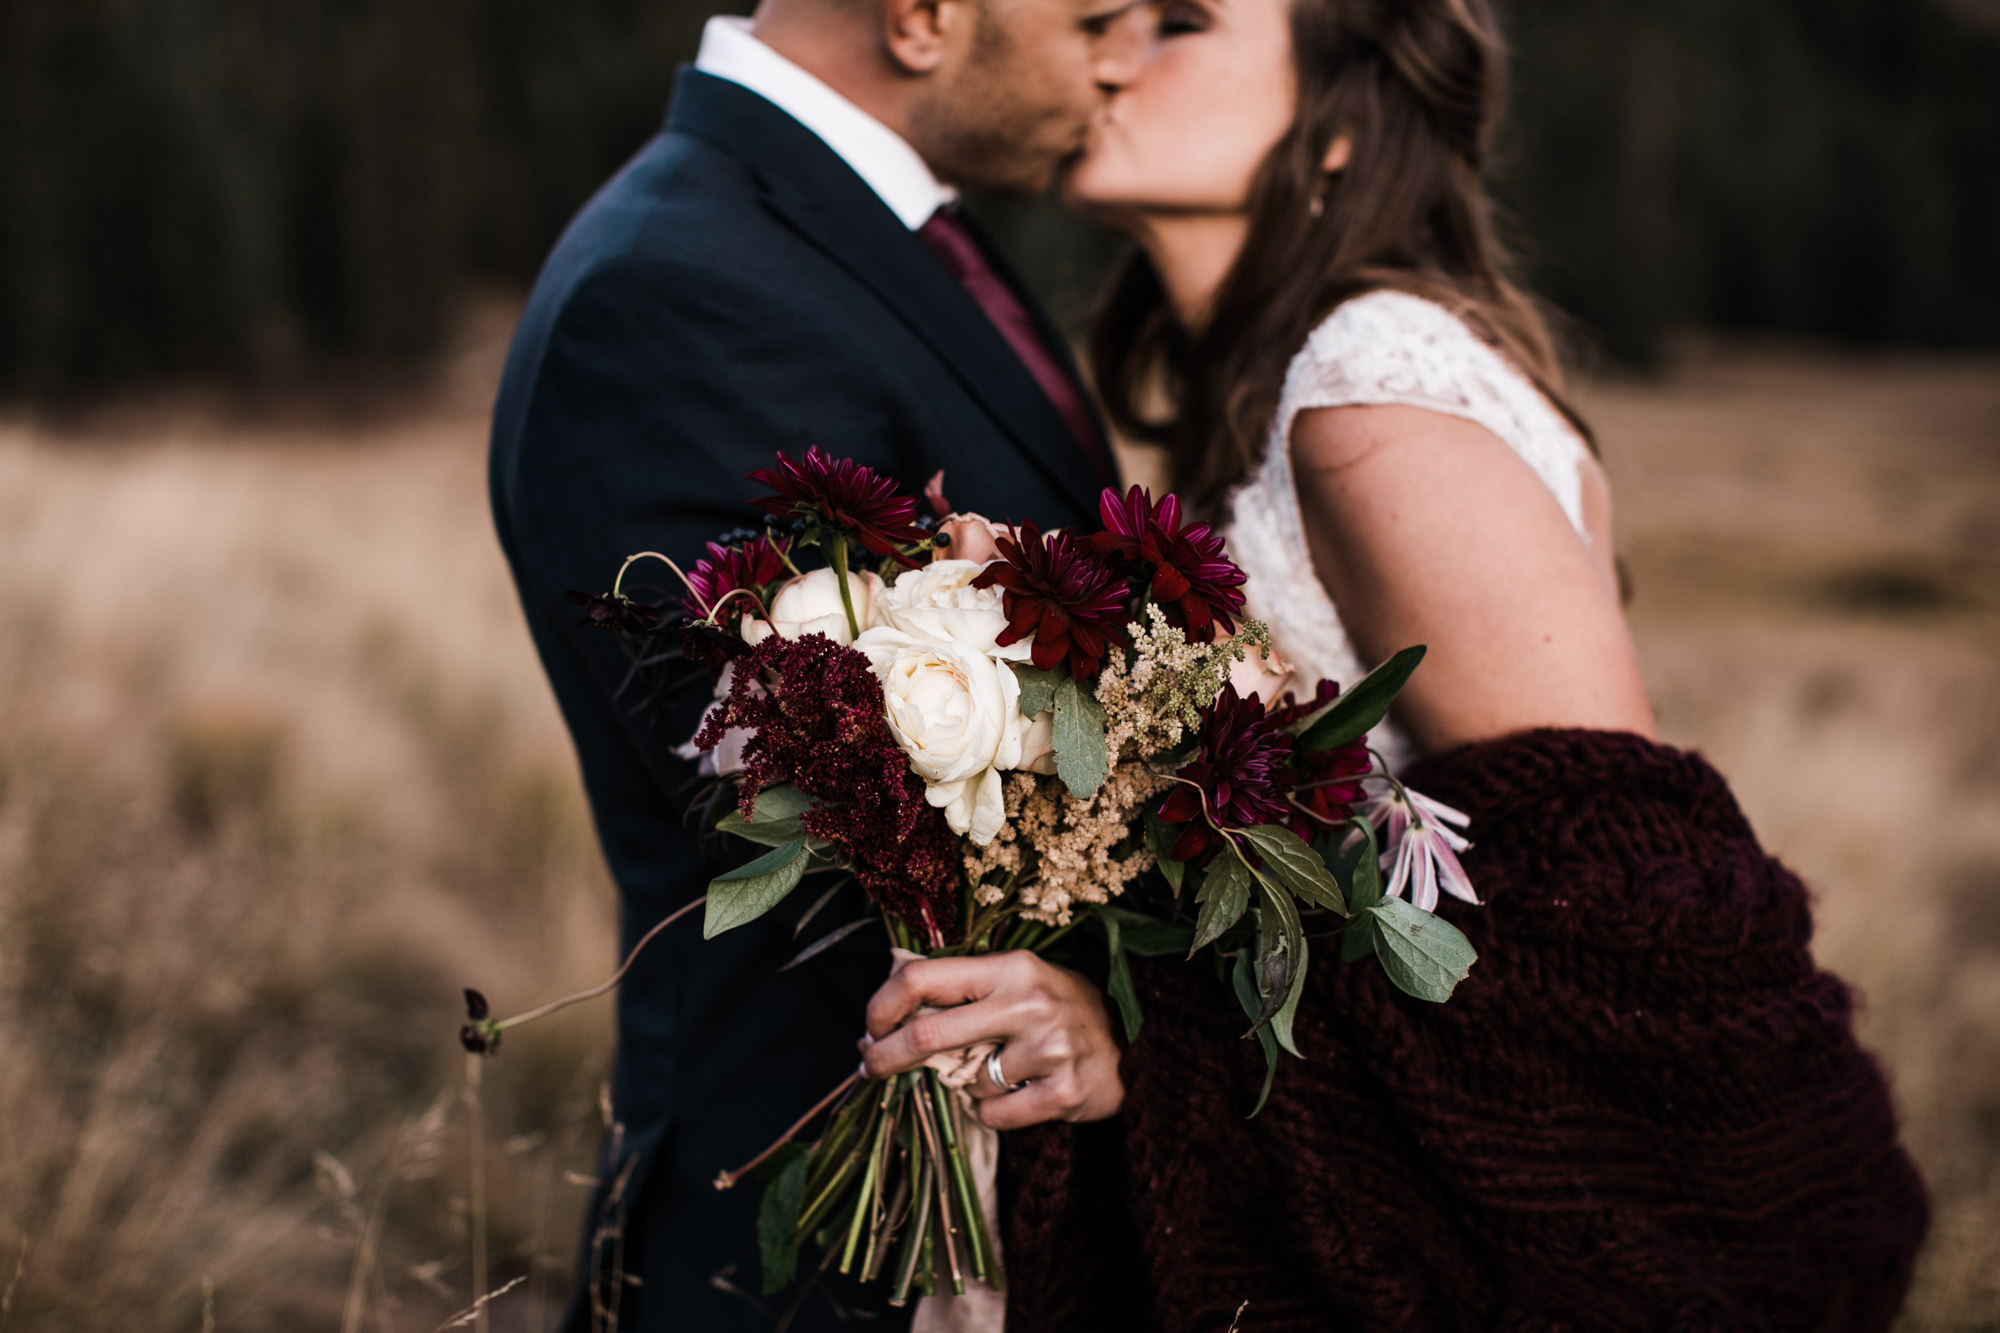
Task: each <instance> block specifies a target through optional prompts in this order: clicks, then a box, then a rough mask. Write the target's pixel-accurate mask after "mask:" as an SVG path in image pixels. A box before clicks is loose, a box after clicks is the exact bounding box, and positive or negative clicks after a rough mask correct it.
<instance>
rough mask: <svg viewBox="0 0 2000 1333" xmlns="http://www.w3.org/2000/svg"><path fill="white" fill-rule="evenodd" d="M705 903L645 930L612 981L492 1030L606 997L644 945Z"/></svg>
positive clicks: (703, 900)
mask: <svg viewBox="0 0 2000 1333" xmlns="http://www.w3.org/2000/svg"><path fill="white" fill-rule="evenodd" d="M707 901H708V895H707V894H703V895H702V896H701V897H699V898H697V899H695V900H694V901H693V902H691V903H689V904H688V905H687V906H686V907H683V908H681V909H680V910H679V911H677V912H675V913H673V914H672V915H670V916H668V917H667V918H666V919H665V920H664V921H662V922H660V923H659V924H658V925H656V926H654V927H653V928H652V929H651V930H649V931H647V932H646V933H645V934H644V935H643V936H641V937H640V939H639V942H638V943H637V944H635V945H633V946H632V952H631V953H629V954H627V955H626V956H625V962H624V964H623V966H621V967H620V968H619V969H618V970H617V971H616V972H613V973H612V974H611V979H610V980H609V981H607V982H605V983H604V984H603V985H601V986H592V987H591V988H590V989H589V990H582V991H578V992H577V993H576V994H574V995H565V996H563V997H562V998H561V999H560V1000H550V1001H549V1002H548V1003H547V1004H545V1005H543V1006H541V1007H540V1008H539V1009H530V1010H529V1011H528V1012H527V1013H525V1014H516V1015H514V1017H512V1018H503V1019H501V1020H500V1021H499V1022H498V1023H495V1024H494V1025H493V1031H495V1032H505V1031H506V1030H507V1029H508V1028H516V1027H519V1026H521V1025H522V1024H523V1023H532V1022H534V1021H535V1020H536V1019H538V1018H546V1017H548V1016H549V1015H550V1014H552V1013H555V1012H556V1011H557V1010H558V1009H567V1008H569V1007H570V1006H571V1005H573V1004H582V1003H583V1002H584V1001H585V1000H594V999H596V998H597V997H598V996H600V995H604V994H607V993H609V992H610V991H613V990H615V989H617V987H618V983H619V982H621V981H623V980H624V979H625V974H626V973H627V972H630V971H631V970H632V964H634V963H636V962H638V961H639V951H640V950H642V949H644V948H645V947H646V946H647V945H649V944H651V943H652V942H653V937H654V936H656V935H658V934H659V933H660V932H661V931H663V930H665V929H666V928H667V927H668V926H671V925H673V924H674V922H676V921H678V920H680V919H681V918H682V917H684V916H686V915H687V914H688V913H689V912H692V911H693V910H694V909H695V908H697V907H700V906H702V905H703V904H704V903H706V902H707Z"/></svg>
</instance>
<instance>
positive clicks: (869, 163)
mask: <svg viewBox="0 0 2000 1333" xmlns="http://www.w3.org/2000/svg"><path fill="white" fill-rule="evenodd" d="M694 67H695V68H696V69H698V70H700V71H701V72H702V73H703V74H711V75H713V76H715V77H716V78H718V79H728V80H729V81H730V82H731V83H736V84H741V85H742V86H743V87H745V88H748V89H749V90H750V91H751V92H753V93H756V94H757V95H758V96H759V97H761V98H763V99H764V100H765V101H767V102H770V103H771V104H772V105H774V106H776V107H777V108H778V109H779V110H780V111H783V112H784V113H785V114H786V115H788V116H790V117H791V118H792V119H793V120H796V121H798V122H799V124H801V125H803V126H805V127H806V128H807V129H809V130H811V131H812V132H813V133H814V134H817V135H818V136H819V137H820V138H821V139H822V140H824V141H825V143H826V146H827V147H828V148H831V149H832V150H833V151H834V152H835V153H837V154H839V155H840V159H841V161H843V162H845V163H847V165H848V166H850V167H852V168H853V169H854V174H855V175H857V176H859V177H861V179H862V180H864V181H866V182H867V183H868V188H869V189H871V190H873V191H875V193H876V194H878V195H880V196H881V198H882V202H883V203H885V204H887V205H888V206H889V211H890V212H892V213H894V214H895V215H896V216H897V217H898V218H900V219H902V223H903V225H904V226H906V227H908V228H909V229H910V230H911V231H915V230H916V229H917V228H919V227H921V226H923V225H924V223H926V222H928V221H929V220H930V216H931V214H933V213H935V212H937V211H938V209H939V208H940V207H942V206H943V205H945V204H948V203H950V202H951V201H952V200H954V199H956V198H957V197H958V194H957V192H956V191H954V190H953V189H952V188H951V187H950V186H948V185H946V184H944V182H942V181H940V180H939V179H938V178H937V177H936V176H935V175H933V174H932V173H931V169H930V167H929V165H927V164H926V163H925V162H924V159H923V158H922V157H921V156H919V155H918V153H917V150H916V149H914V148H912V147H910V144H909V141H908V140H907V139H905V138H903V136H902V135H900V134H898V133H896V132H895V131H894V130H892V129H890V128H889V127H888V126H887V125H884V124H883V123H882V122H881V121H879V120H877V119H875V117H873V116H871V115H869V114H868V113H867V112H866V111H863V110H862V109H861V108H860V107H858V106H856V105H854V103H852V102H850V101H848V100H847V99H846V98H845V97H842V96H841V95H840V94H839V93H837V92H835V91H834V90H833V89H832V88H830V87H828V86H827V85H826V84H825V83H823V82H821V81H820V80H819V79H818V78H817V77H815V76H814V75H811V74H808V73H807V72H806V71H805V70H803V69H801V68H799V67H798V66H797V65H795V64H793V63H792V62H791V61H789V60H787V59H785V58H784V57H783V56H781V55H779V54H778V53H777V52H776V51H773V50H772V49H771V48H770V47H768V46H766V45H765V44H764V43H763V42H761V41H759V40H757V38H756V37H755V36H754V35H753V34H752V33H751V31H750V20H749V19H746V18H731V17H728V16H726V15H719V16H717V17H715V18H712V19H710V20H709V21H708V23H707V25H706V26H705V27H704V28H703V29H702V32H701V51H700V53H699V54H697V55H696V56H695V59H694Z"/></svg>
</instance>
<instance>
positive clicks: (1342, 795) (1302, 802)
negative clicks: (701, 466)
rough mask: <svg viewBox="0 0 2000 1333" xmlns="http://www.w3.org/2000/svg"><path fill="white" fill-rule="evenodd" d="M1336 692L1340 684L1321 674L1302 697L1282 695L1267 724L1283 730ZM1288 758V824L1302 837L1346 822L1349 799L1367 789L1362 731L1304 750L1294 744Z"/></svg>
mask: <svg viewBox="0 0 2000 1333" xmlns="http://www.w3.org/2000/svg"><path fill="white" fill-rule="evenodd" d="M1339 697H1340V686H1338V685H1336V684H1334V683H1333V682H1332V681H1330V680H1323V681H1321V682H1320V683H1319V688H1318V689H1317V690H1315V691H1314V692H1313V697H1312V698H1311V699H1309V700H1307V701H1306V702H1305V703H1295V702H1293V700H1292V696H1291V695H1289V694H1288V695H1286V696H1285V707H1283V708H1280V709H1278V710H1277V711H1275V712H1273V713H1272V714H1271V724H1272V725H1273V726H1275V727H1278V728H1280V729H1281V730H1289V729H1290V728H1291V727H1292V726H1293V724H1294V723H1297V722H1298V721H1300V720H1301V719H1302V718H1305V717H1306V716H1308V715H1309V714H1312V713H1316V712H1318V711H1319V710H1320V709H1322V708H1324V707H1326V706H1327V705H1328V704H1330V703H1332V702H1333V701H1334V700H1335V699H1337V698H1339ZM1292 764H1293V767H1295V768H1296V769H1297V770H1298V773H1299V779H1298V785H1297V786H1296V787H1294V788H1293V789H1292V818H1291V829H1292V832H1294V833H1296V834H1298V835H1299V837H1301V838H1303V839H1305V840H1306V841H1307V842H1311V841H1312V840H1313V839H1314V838H1316V837H1318V836H1319V835H1321V834H1322V833H1325V832H1327V831H1328V830H1329V829H1333V828H1337V827H1339V826H1340V825H1341V824H1344V823H1346V822H1347V819H1348V816H1349V814H1350V813H1351V811H1352V807H1353V806H1354V804H1355V803H1356V802H1358V801H1359V800H1361V798H1362V797H1363V796H1364V795H1366V794H1367V792H1366V789H1365V788H1364V787H1362V785H1361V778H1362V776H1363V775H1364V774H1366V773H1367V772H1368V771H1369V770H1370V769H1372V768H1373V767H1374V761H1373V760H1371V759H1370V758H1369V755H1368V738H1367V737H1366V736H1361V737H1357V738H1356V739H1354V740H1351V741H1349V742H1348V743H1347V744H1345V745H1336V746H1334V747H1333V748H1332V749H1331V750H1308V749H1306V748H1305V747H1304V746H1299V745H1295V746H1293V748H1292Z"/></svg>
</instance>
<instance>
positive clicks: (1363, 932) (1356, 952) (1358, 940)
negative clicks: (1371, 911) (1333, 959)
mask: <svg viewBox="0 0 2000 1333" xmlns="http://www.w3.org/2000/svg"><path fill="white" fill-rule="evenodd" d="M1374 952H1375V918H1374V917H1372V916H1370V915H1368V913H1366V912H1356V913H1355V914H1354V915H1353V917H1351V918H1350V919H1349V920H1348V922H1347V929H1345V930H1343V931H1341V932H1340V961H1341V962H1343V963H1358V962H1360V961H1361V960H1362V959H1364V958H1366V957H1367V956H1368V955H1369V954H1371V953H1374Z"/></svg>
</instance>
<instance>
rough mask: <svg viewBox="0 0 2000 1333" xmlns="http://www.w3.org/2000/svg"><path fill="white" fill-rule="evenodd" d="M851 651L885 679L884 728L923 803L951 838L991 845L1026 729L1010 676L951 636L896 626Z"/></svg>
mask: <svg viewBox="0 0 2000 1333" xmlns="http://www.w3.org/2000/svg"><path fill="white" fill-rule="evenodd" d="M905 577H907V575H906V576H905ZM897 582H898V583H899V584H900V583H901V582H902V580H901V579H899V580H897ZM854 647H855V648H856V649H857V650H858V651H860V652H862V653H864V654H866V655H867V657H868V661H869V663H870V664H871V665H872V666H873V667H874V668H875V674H876V675H877V676H879V677H880V678H881V680H882V694H883V698H884V700H885V702H886V704H887V708H888V717H889V729H890V731H891V732H893V733H894V734H895V737H896V741H897V743H898V744H900V745H901V746H902V747H903V750H904V752H905V753H906V754H908V755H909V756H910V767H911V768H912V769H913V770H914V771H915V772H916V774H917V776H918V777H921V778H922V779H923V780H924V784H925V787H926V788H927V790H926V791H925V793H924V797H925V799H926V800H928V801H929V802H930V803H931V804H932V805H934V806H936V807H938V808H940V809H942V810H943V811H944V815H945V822H946V823H948V824H950V825H951V830H952V832H954V833H958V834H962V835H965V836H967V837H970V838H971V839H972V841H973V842H974V843H976V844H978V845H979V846H982V847H983V846H985V845H986V844H988V843H990V842H992V841H993V838H994V835H995V834H997V833H999V832H1000V829H1001V827H1002V825H1004V824H1005V823H1006V807H1005V803H1004V801H1003V799H1002V796H1001V790H1000V774H1001V773H1002V772H1003V771H1005V770H1007V769H1011V768H1014V767H1015V766H1017V765H1018V764H1019V763H1020V762H1021V736H1022V733H1023V731H1025V730H1026V728H1027V722H1026V719H1024V718H1022V716H1021V707H1020V704H1021V687H1020V685H1019V684H1018V683H1017V682H1016V681H1015V679H1014V673H1013V671H1011V670H1010V669H1008V668H1007V667H1005V666H1002V665H1001V664H1000V662H999V661H997V660H996V659H994V658H993V657H991V656H989V655H988V654H986V653H984V652H981V651H979V650H978V649H976V648H973V647H971V646H969V645H967V644H964V643H960V642H957V641H956V640H954V639H951V638H949V637H945V636H938V637H932V636H928V635H916V634H911V633H908V632H906V631H904V630H902V629H898V628H896V627H895V626H893V625H887V626H880V627H878V628H875V629H871V630H869V631H867V632H866V633H864V634H863V635H862V636H861V637H860V638H859V639H857V640H855V643H854Z"/></svg>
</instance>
